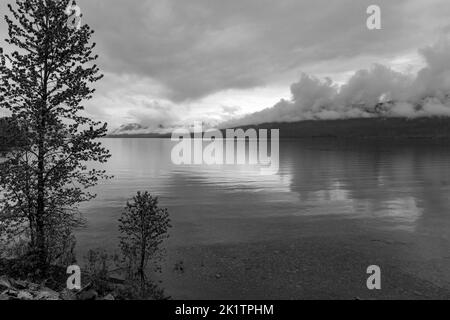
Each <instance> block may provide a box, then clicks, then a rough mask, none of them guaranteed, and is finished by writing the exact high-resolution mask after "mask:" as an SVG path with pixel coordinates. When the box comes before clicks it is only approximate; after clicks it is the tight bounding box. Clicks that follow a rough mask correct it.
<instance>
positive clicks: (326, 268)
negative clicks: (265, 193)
mask: <svg viewBox="0 0 450 320" xmlns="http://www.w3.org/2000/svg"><path fill="white" fill-rule="evenodd" d="M300 220H304V221H305V225H304V227H303V228H302V227H300V228H299V236H298V237H293V236H292V235H290V236H289V237H288V238H286V239H276V238H273V239H270V240H266V241H256V242H242V243H229V244H212V245H198V246H190V247H179V248H177V250H176V252H175V253H171V254H169V256H170V257H168V261H167V263H166V269H165V271H164V273H163V275H162V277H161V278H162V282H163V287H164V288H165V289H166V293H167V294H168V295H170V296H172V298H174V299H187V300H194V299H200V300H208V299H213V300H216V299H217V300H225V299H238V300H241V299H242V300H250V299H263V300H275V299H286V300H292V299H294V300H309V299H326V300H328V299H343V300H354V299H358V300H359V299H360V300H366V299H369V300H370V299H450V275H447V271H448V270H450V254H449V256H446V255H443V254H442V247H443V246H445V248H446V249H450V242H449V241H448V240H447V239H444V238H441V237H439V238H438V239H436V238H435V237H433V236H432V235H417V234H415V233H411V232H408V231H403V230H383V227H382V226H380V229H378V227H376V228H372V227H366V226H364V224H367V223H368V221H365V219H360V220H359V221H355V220H354V219H339V220H330V221H325V220H322V221H315V222H314V221H307V219H306V220H305V219H300ZM286 222H287V221H286ZM369 223H370V222H369ZM299 224H301V222H299ZM297 226H298V225H297ZM337 226H338V227H339V228H340V229H341V231H338V230H334V231H331V230H333V229H334V228H336V227H337ZM352 228H356V230H355V232H352ZM342 229H343V230H342ZM312 231H314V232H313V233H315V235H314V234H313V233H312ZM330 231H331V232H330ZM302 233H304V235H302ZM444 251H446V250H444ZM448 252H450V251H448ZM180 261H182V266H183V268H182V271H180V270H174V268H173V266H174V265H175V264H177V263H178V264H180ZM370 265H378V266H380V268H381V272H382V277H381V278H382V281H381V282H382V290H379V291H378V290H375V291H370V290H368V289H367V287H366V281H367V278H368V277H369V275H368V274H367V273H366V271H367V268H368V267H369V266H370Z"/></svg>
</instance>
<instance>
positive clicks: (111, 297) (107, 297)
mask: <svg viewBox="0 0 450 320" xmlns="http://www.w3.org/2000/svg"><path fill="white" fill-rule="evenodd" d="M103 300H116V299H115V298H114V296H113V295H112V294H108V295H107V296H106V297H104V298H103Z"/></svg>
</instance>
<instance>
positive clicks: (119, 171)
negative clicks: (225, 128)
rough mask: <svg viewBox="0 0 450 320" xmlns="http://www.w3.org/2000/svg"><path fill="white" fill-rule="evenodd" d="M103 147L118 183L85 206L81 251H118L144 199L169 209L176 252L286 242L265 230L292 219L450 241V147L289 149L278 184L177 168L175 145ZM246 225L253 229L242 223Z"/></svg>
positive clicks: (209, 169)
mask: <svg viewBox="0 0 450 320" xmlns="http://www.w3.org/2000/svg"><path fill="white" fill-rule="evenodd" d="M103 143H104V145H105V146H106V147H107V148H109V149H110V151H111V153H112V158H111V160H110V161H109V162H108V164H106V166H105V169H106V170H107V171H108V172H109V173H110V174H113V175H114V176H115V178H114V179H112V180H110V181H105V182H103V183H101V185H99V186H98V187H97V188H96V192H97V193H98V197H97V199H95V200H94V201H91V202H90V203H89V204H86V205H85V206H84V207H83V212H84V214H85V216H86V218H87V219H88V227H87V228H86V229H85V230H82V231H80V232H78V245H79V250H80V252H84V251H85V250H87V249H90V248H107V249H114V248H115V246H116V243H117V242H116V238H117V219H118V218H119V216H120V213H121V211H122V209H123V207H124V205H125V203H126V200H127V199H128V198H129V197H131V196H132V195H133V194H135V193H136V191H138V190H149V191H151V192H152V193H153V194H156V195H159V196H160V202H161V205H163V206H165V207H167V208H169V213H170V215H171V218H172V221H173V223H172V224H173V226H174V227H173V229H172V230H171V239H170V242H169V246H175V247H180V246H189V245H197V244H215V243H236V242H246V241H258V240H264V239H265V237H267V236H271V237H279V238H283V236H284V234H283V230H271V231H270V232H271V234H270V235H268V233H267V229H260V228H259V227H258V221H261V224H262V223H263V221H264V218H272V219H273V218H275V219H276V218H278V217H279V218H282V217H293V216H314V217H318V218H323V219H329V218H330V216H333V217H342V218H349V219H367V221H369V223H370V221H380V220H383V221H385V222H387V225H388V226H389V227H390V228H393V229H399V228H400V229H402V230H406V231H408V232H418V233H421V234H428V233H429V234H439V235H442V236H444V237H447V235H448V234H449V231H448V230H450V210H449V209H450V197H449V195H450V166H449V164H450V148H449V147H448V146H447V143H430V142H409V143H384V142H377V143H374V142H357V143H355V142H353V143H351V142H338V141H322V140H315V141H282V142H281V144H280V171H279V173H278V174H277V175H274V176H261V175H259V170H258V168H255V167H250V166H223V167H214V166H175V165H172V164H171V160H170V152H171V148H172V146H173V145H174V144H173V143H172V142H171V141H170V140H164V139H105V140H104V141H103ZM249 219H254V223H253V224H252V226H250V227H249V224H248V223H239V221H242V222H244V221H248V220H249ZM231 221H232V222H233V223H231Z"/></svg>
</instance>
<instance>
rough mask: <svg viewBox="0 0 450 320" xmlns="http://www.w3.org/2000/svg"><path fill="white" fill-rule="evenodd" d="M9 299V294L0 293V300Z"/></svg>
mask: <svg viewBox="0 0 450 320" xmlns="http://www.w3.org/2000/svg"><path fill="white" fill-rule="evenodd" d="M10 299H11V298H10V297H9V296H7V295H6V294H0V301H7V300H10Z"/></svg>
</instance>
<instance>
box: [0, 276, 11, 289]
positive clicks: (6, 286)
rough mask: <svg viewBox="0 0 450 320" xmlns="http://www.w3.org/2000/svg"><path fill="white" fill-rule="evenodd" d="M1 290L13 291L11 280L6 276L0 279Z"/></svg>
mask: <svg viewBox="0 0 450 320" xmlns="http://www.w3.org/2000/svg"><path fill="white" fill-rule="evenodd" d="M0 288H2V289H11V288H12V284H11V280H9V279H8V278H7V277H5V276H2V277H0Z"/></svg>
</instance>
